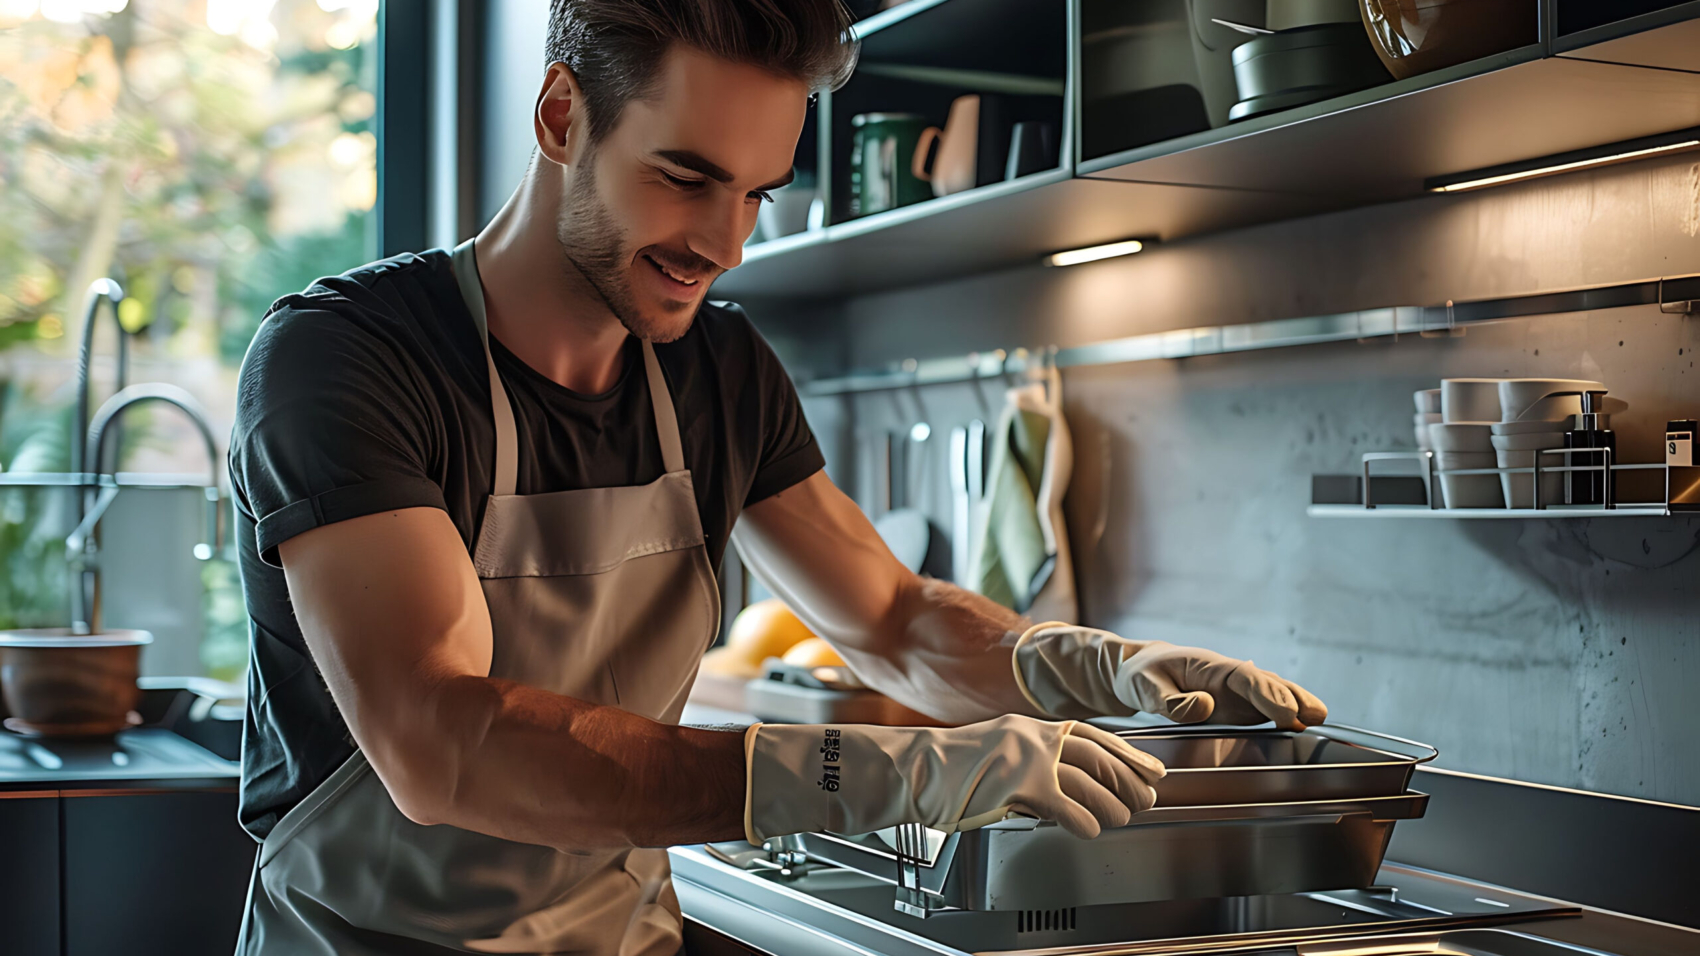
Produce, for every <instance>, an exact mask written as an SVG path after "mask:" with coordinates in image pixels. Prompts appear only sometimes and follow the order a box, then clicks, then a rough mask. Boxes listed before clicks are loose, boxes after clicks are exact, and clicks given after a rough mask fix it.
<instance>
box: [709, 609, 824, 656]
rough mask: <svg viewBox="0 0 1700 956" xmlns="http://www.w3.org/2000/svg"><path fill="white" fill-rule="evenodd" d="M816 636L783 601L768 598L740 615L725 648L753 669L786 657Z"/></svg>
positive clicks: (733, 625) (739, 613)
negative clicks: (772, 659) (787, 652)
mask: <svg viewBox="0 0 1700 956" xmlns="http://www.w3.org/2000/svg"><path fill="white" fill-rule="evenodd" d="M814 636H815V635H814V632H813V631H810V630H809V626H808V625H807V624H804V623H803V621H802V619H801V618H799V617H797V615H796V614H793V613H792V612H791V609H790V608H788V607H786V606H785V602H784V601H781V600H779V599H778V598H769V599H767V600H765V601H757V602H756V603H754V604H751V605H750V606H749V607H746V608H744V609H743V610H742V611H739V612H738V616H737V618H736V619H734V620H733V621H732V631H731V633H729V634H727V635H726V647H727V648H728V649H729V650H732V651H735V652H736V653H737V654H738V656H740V657H742V658H743V659H744V660H745V661H747V662H749V664H750V665H751V666H752V667H759V666H760V665H761V662H762V661H765V660H767V659H768V658H770V657H783V656H785V652H786V651H788V650H790V649H791V648H792V647H794V646H796V645H797V644H800V643H802V642H803V641H806V640H808V639H809V638H811V637H814Z"/></svg>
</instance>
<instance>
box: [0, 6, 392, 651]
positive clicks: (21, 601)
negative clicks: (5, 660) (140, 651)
mask: <svg viewBox="0 0 1700 956" xmlns="http://www.w3.org/2000/svg"><path fill="white" fill-rule="evenodd" d="M377 14H378V0H0V382H3V390H0V398H3V402H4V404H3V406H0V467H3V468H4V470H5V471H7V472H12V473H17V472H51V471H59V472H63V471H66V470H68V468H69V464H70V460H69V447H70V432H71V430H72V429H71V425H70V419H71V414H70V408H71V407H72V403H73V401H74V395H73V393H74V387H73V386H74V380H75V363H76V353H77V345H78V339H79V336H80V334H81V328H80V325H81V321H82V301H83V296H84V294H85V291H86V290H87V288H88V286H89V284H90V283H91V282H92V281H93V280H95V279H97V278H99V277H102V276H110V277H111V278H113V279H115V280H117V281H118V283H119V284H120V285H121V286H122V287H123V289H124V292H125V298H124V300H123V302H122V303H121V304H120V306H119V308H118V318H119V321H120V322H121V324H122V326H123V328H124V329H125V330H127V331H128V332H129V333H131V335H130V342H129V349H130V373H129V381H130V382H132V383H135V382H150V381H160V382H168V383H172V384H175V385H179V386H182V387H183V388H185V389H187V390H189V391H190V392H191V393H193V394H194V395H195V396H196V397H197V398H198V399H199V401H200V403H201V404H202V405H203V406H204V407H205V408H206V409H207V411H208V413H209V417H210V418H211V420H212V426H213V431H214V434H215V435H217V436H218V439H219V442H220V452H221V453H222V452H223V451H224V447H223V442H224V441H225V439H226V437H227V436H228V435H229V431H230V422H231V416H232V413H233V410H234V394H235V385H236V373H237V369H238V367H239V365H240V362H241V360H242V355H243V352H244V350H245V349H246V348H247V345H248V342H249V340H250V339H251V338H252V336H253V334H254V331H255V329H256V328H257V327H258V324H259V320H260V317H261V316H262V315H263V314H264V312H265V309H266V307H267V306H268V305H269V304H270V303H271V302H272V300H274V299H275V298H277V297H278V296H280V295H283V294H285V293H287V292H292V291H298V290H300V289H302V288H303V287H305V286H306V285H307V284H309V283H310V282H311V281H312V280H313V279H314V278H316V277H318V276H321V275H327V274H334V273H337V272H340V271H343V270H345V269H347V268H350V267H352V266H354V265H357V264H359V263H362V262H365V261H368V260H370V259H373V258H375V257H376V251H377V250H376V244H375V235H376V231H377V229H376V221H375V213H374V211H373V207H374V204H375V202H376V199H377V139H376V133H377V124H376V112H377V100H376V91H377V69H378V62H377V60H378V57H377V56H376V41H377ZM101 321H102V322H104V323H106V324H107V325H110V324H111V323H110V320H109V319H107V318H106V317H104V316H103V317H102V318H101ZM114 335H115V333H112V332H109V331H108V330H106V329H100V330H99V333H98V334H97V336H96V347H95V353H96V356H97V360H96V362H95V366H94V368H95V374H94V381H95V383H96V387H95V394H94V397H93V402H94V404H95V405H98V404H99V402H100V401H101V400H102V399H104V398H105V397H107V395H108V394H109V393H110V391H111V386H112V383H113V380H114V374H115V371H116V369H115V361H114V355H115V342H114ZM124 421H125V431H124V433H123V440H122V451H121V454H120V459H121V461H122V463H123V470H126V471H134V472H172V473H183V474H204V473H205V471H206V467H207V465H206V462H205V458H206V455H205V452H204V451H203V450H202V447H201V445H200V443H199V438H198V437H197V434H196V432H195V431H194V429H193V427H192V426H191V425H190V424H189V423H188V422H187V421H186V420H184V419H183V418H182V416H180V415H179V414H178V413H177V412H176V411H175V410H173V409H169V408H166V407H164V406H161V405H157V404H153V405H147V406H143V407H140V408H138V409H136V410H135V411H134V412H132V413H129V414H127V415H126V416H125V419H124ZM218 470H219V473H220V481H221V484H222V483H224V482H223V477H222V473H223V463H222V462H220V463H219V468H218ZM183 494H187V495H189V503H188V505H187V506H186V507H187V510H185V509H184V508H180V507H176V506H174V505H171V504H169V503H168V502H167V497H168V496H171V495H183ZM149 495H152V496H158V497H157V498H156V501H155V503H154V504H150V505H132V508H143V509H145V508H154V509H163V510H164V511H167V512H172V513H177V514H185V515H187V516H188V520H187V521H177V522H175V523H174V524H172V525H171V526H170V528H169V533H168V534H167V537H171V538H173V540H171V541H163V540H157V541H152V542H149V541H128V542H126V541H121V540H119V538H121V537H122V535H121V533H120V529H118V528H116V527H107V526H103V527H107V530H106V532H105V533H106V534H107V536H108V538H110V539H111V540H105V541H103V542H102V550H103V555H107V556H108V557H109V558H110V559H109V560H107V559H103V561H102V564H103V578H104V584H103V586H104V587H105V589H106V593H107V594H109V595H110V597H109V599H108V601H107V610H106V614H105V618H106V621H107V623H108V624H110V625H111V626H114V627H125V626H131V627H146V628H148V629H150V630H154V631H155V638H156V644H155V647H154V648H150V650H149V652H148V653H147V654H144V655H143V669H144V673H161V672H164V673H183V672H184V670H185V666H186V665H185V664H184V663H183V662H184V661H188V662H190V664H189V665H187V666H193V665H194V663H195V662H197V661H198V662H199V665H200V667H201V668H202V671H201V672H204V673H210V674H212V675H214V676H219V677H225V678H234V677H235V676H237V675H239V674H240V673H241V672H242V671H243V669H244V668H245V666H246V662H247V630H246V629H247V620H246V616H245V614H244V612H243V606H242V600H241V594H240V590H239V586H238V584H237V578H236V571H235V568H234V565H233V564H232V563H231V562H230V560H229V559H228V558H229V548H228V547H227V548H226V553H225V554H223V555H220V556H218V557H217V558H215V559H214V560H211V561H208V562H205V563H201V562H197V561H196V560H195V558H194V557H193V556H192V555H191V554H190V551H191V547H192V545H193V543H194V542H195V541H196V540H198V537H199V535H200V533H201V529H200V528H199V527H198V523H199V522H198V519H196V518H195V517H194V515H196V514H197V513H198V511H197V509H198V508H199V507H200V506H199V504H198V503H197V502H196V501H195V500H194V499H195V498H196V497H197V493H195V492H194V491H193V490H189V491H187V492H184V491H177V492H164V491H146V490H137V491H125V492H123V493H121V494H120V495H119V500H118V501H117V502H115V503H114V506H113V507H114V512H115V514H114V517H115V518H116V517H117V515H116V512H117V510H118V509H119V506H120V503H122V502H124V500H125V499H126V498H138V499H139V498H140V497H141V496H149ZM66 500H67V499H66V498H65V493H64V492H63V491H52V490H42V489H26V488H19V487H6V488H0V628H4V627H29V626H55V625H64V624H65V623H66V622H67V614H68V601H69V599H68V595H69V591H68V590H67V582H68V580H69V575H68V573H67V567H66V564H65V561H64V538H65V535H66V534H67V533H68V531H69V528H67V527H65V519H66V516H67V513H68V509H67V507H66V506H65V505H66ZM73 503H74V502H73ZM174 508H175V511H173V509H174ZM117 524H122V522H117ZM127 526H128V527H133V528H140V527H144V526H146V522H145V521H132V522H130V523H129V525H127ZM179 526H182V527H179ZM176 538H181V539H182V540H181V541H177V540H175V539H176ZM150 547H151V548H152V549H153V551H152V552H150V551H149V548H150ZM150 554H153V555H154V557H152V558H150V557H148V556H149V555H150ZM185 563H187V565H188V566H189V570H188V571H187V572H185V571H184V570H183V567H182V566H183V565H184V564H185ZM155 564H157V565H158V566H157V567H154V565H155ZM168 572H169V573H168ZM156 573H157V574H159V575H163V577H160V578H159V581H160V582H163V583H161V584H159V586H158V587H153V586H149V587H136V586H130V587H117V586H115V583H114V582H115V580H118V579H124V578H126V577H131V578H133V579H134V580H137V581H142V580H150V579H149V577H148V576H149V575H150V574H156ZM185 574H187V578H186V580H187V581H188V582H189V583H188V585H187V586H186V587H176V588H175V590H173V587H172V586H171V585H170V581H173V580H176V581H182V580H185ZM173 575H175V577H173ZM162 590H163V591H165V592H169V593H158V594H150V593H146V592H150V591H162ZM125 595H132V597H131V598H125V597H124V596H125ZM126 600H128V601H130V603H129V604H128V605H125V606H120V605H123V603H124V601H126ZM150 602H151V603H150ZM185 603H189V604H191V605H193V606H194V607H200V608H202V613H200V614H198V615H197V614H195V613H193V612H192V608H191V610H190V612H189V613H185V610H184V605H185ZM126 613H128V614H131V615H133V616H136V617H141V618H148V619H149V620H148V621H131V620H124V619H121V617H122V615H124V614H126ZM174 622H175V623H174ZM150 623H151V624H152V626H150ZM150 657H151V658H154V659H155V661H156V665H155V666H150V663H149V661H150ZM167 662H169V663H168V664H167ZM162 666H163V670H162Z"/></svg>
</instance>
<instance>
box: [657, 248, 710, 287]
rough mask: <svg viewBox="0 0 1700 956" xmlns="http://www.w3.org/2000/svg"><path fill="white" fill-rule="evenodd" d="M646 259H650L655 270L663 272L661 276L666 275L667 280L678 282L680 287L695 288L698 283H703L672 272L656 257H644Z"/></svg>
mask: <svg viewBox="0 0 1700 956" xmlns="http://www.w3.org/2000/svg"><path fill="white" fill-rule="evenodd" d="M644 258H645V259H648V260H649V264H650V265H652V266H654V267H655V268H657V269H659V270H660V271H661V274H662V275H664V276H666V277H667V278H669V279H672V280H673V281H674V282H677V283H679V284H680V285H684V286H694V285H696V284H697V283H698V282H700V281H701V280H700V279H687V278H685V277H684V276H682V275H680V274H678V273H677V272H674V271H673V270H671V269H669V268H667V267H666V266H665V265H663V264H662V263H661V262H660V261H659V260H658V259H656V258H655V257H654V256H647V255H646V256H644Z"/></svg>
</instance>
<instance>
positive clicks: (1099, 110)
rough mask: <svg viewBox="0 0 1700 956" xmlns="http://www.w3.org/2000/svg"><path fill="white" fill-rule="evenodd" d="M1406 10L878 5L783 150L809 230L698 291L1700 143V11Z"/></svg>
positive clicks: (830, 291)
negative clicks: (844, 79) (856, 60)
mask: <svg viewBox="0 0 1700 956" xmlns="http://www.w3.org/2000/svg"><path fill="white" fill-rule="evenodd" d="M1400 9H1402V6H1401V4H1399V3H1397V2H1395V0H1139V2H1128V0H909V2H908V3H906V4H903V5H900V6H897V7H893V8H891V9H889V10H885V11H881V12H879V13H876V14H874V15H873V16H870V17H869V18H868V19H866V20H864V21H862V22H861V23H860V24H859V25H858V31H859V33H860V35H861V36H862V39H863V53H862V64H861V65H860V66H859V67H858V69H857V73H856V75H855V77H854V78H853V79H851V80H850V82H849V83H848V84H847V85H846V86H845V87H844V88H843V89H842V90H840V91H838V92H837V93H835V94H832V95H823V96H822V97H821V99H820V102H819V103H818V105H817V107H816V109H815V110H814V112H815V113H816V116H815V120H814V123H815V125H814V126H813V127H812V132H811V133H810V134H809V135H811V136H812V137H813V139H814V141H813V142H811V143H810V144H807V146H806V148H805V149H804V150H800V152H799V155H800V156H803V155H805V154H807V155H808V156H809V157H810V159H809V162H812V163H813V164H814V167H815V173H816V180H817V185H816V186H814V187H810V188H811V189H813V190H814V192H813V193H812V194H810V195H809V197H808V198H810V199H812V200H814V201H815V204H816V207H817V209H816V213H815V216H814V222H813V223H812V225H814V226H815V228H805V223H804V221H803V219H802V218H801V217H800V216H796V217H794V219H793V226H792V228H791V229H788V230H786V232H787V233H788V234H784V235H781V236H780V237H779V238H775V239H770V240H769V241H766V242H759V243H754V244H751V245H749V246H747V247H746V256H745V264H744V266H743V267H742V268H740V269H737V270H735V271H733V272H731V273H729V274H727V275H726V276H724V277H723V278H721V279H720V280H719V281H718V282H717V283H716V286H715V288H716V290H717V291H718V292H719V293H721V294H724V295H731V296H752V295H753V296H762V295H769V296H797V297H813V296H833V295H845V294H858V293H865V292H871V291H877V290H881V289H891V288H898V287H901V286H905V285H914V284H921V283H929V282H936V281H939V280H942V279H948V278H952V277H955V276H961V275H967V274H971V273H975V272H982V271H989V270H994V269H1005V268H1010V267H1013V266H1020V265H1037V264H1038V263H1040V262H1042V261H1043V260H1044V259H1045V257H1046V256H1048V255H1049V254H1051V253H1055V252H1058V251H1062V250H1068V249H1078V248H1082V247H1087V246H1093V245H1098V244H1101V243H1107V242H1113V241H1116V240H1120V239H1130V238H1137V239H1141V240H1158V241H1167V240H1175V239H1179V238H1183V237H1187V236H1194V235H1199V234H1203V233H1208V232H1214V231H1218V230H1224V229H1232V228H1238V227H1243V226H1247V225H1252V224H1256V223H1259V222H1267V221H1270V220H1275V219H1282V218H1291V217H1297V216H1307V215H1313V214H1316V213H1321V212H1326V211H1330V210H1334V209H1340V208H1345V207H1349V206H1355V205H1363V204H1368V203H1378V202H1388V201H1394V200H1400V199H1409V198H1414V197H1417V196H1421V195H1423V194H1424V193H1425V192H1435V191H1453V190H1458V189H1464V188H1473V187H1474V186H1477V185H1482V184H1488V183H1493V182H1499V181H1503V180H1505V179H1508V178H1521V177H1524V176H1527V175H1532V174H1535V173H1536V172H1538V171H1541V170H1546V169H1550V168H1552V167H1555V166H1558V167H1563V168H1577V167H1578V166H1583V165H1589V164H1596V163H1600V162H1605V161H1613V160H1615V159H1617V158H1621V157H1622V156H1623V155H1624V154H1628V156H1629V157H1631V158H1632V157H1633V156H1636V155H1646V154H1648V152H1649V151H1662V150H1672V149H1685V148H1690V146H1691V145H1692V143H1691V140H1692V139H1694V138H1697V137H1700V133H1697V134H1696V136H1695V137H1691V136H1689V135H1688V133H1689V132H1690V131H1691V130H1694V129H1695V128H1700V54H1697V53H1696V52H1695V51H1696V50H1700V2H1690V3H1683V4H1659V3H1653V2H1649V0H1639V2H1620V0H1613V2H1611V3H1609V4H1608V3H1599V2H1593V0H1586V2H1585V0H1474V2H1471V3H1457V4H1445V5H1437V6H1433V7H1426V8H1424V9H1425V10H1426V11H1427V12H1426V13H1425V14H1424V15H1425V16H1433V17H1437V19H1434V20H1432V21H1427V20H1425V21H1424V22H1423V23H1421V24H1410V23H1405V22H1403V21H1402V20H1400V19H1399V17H1398V15H1397V12H1398V11H1399V10H1400ZM1437 11H1438V12H1437ZM1543 11H1546V12H1547V13H1546V14H1543ZM1419 27H1420V29H1419ZM1053 134H1054V136H1055V144H1054V149H1055V152H1054V153H1053V152H1052V151H1051V150H1052V149H1053V145H1052V144H1051V142H1050V141H1049V137H1051V136H1052V135H1053ZM1012 154H1013V155H1012ZM799 165H800V168H801V165H802V160H800V162H799ZM917 173H919V175H916V174H917ZM794 208H795V207H794Z"/></svg>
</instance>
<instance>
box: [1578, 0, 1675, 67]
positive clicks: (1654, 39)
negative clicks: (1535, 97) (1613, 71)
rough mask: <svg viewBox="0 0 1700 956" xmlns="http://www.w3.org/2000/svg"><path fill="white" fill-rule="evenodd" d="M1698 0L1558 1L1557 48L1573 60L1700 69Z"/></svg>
mask: <svg viewBox="0 0 1700 956" xmlns="http://www.w3.org/2000/svg"><path fill="white" fill-rule="evenodd" d="M1696 17H1700V3H1694V2H1689V3H1671V2H1669V0H1558V3H1557V10H1556V13H1555V20H1556V23H1555V27H1556V31H1557V35H1556V36H1555V37H1554V39H1553V50H1554V52H1556V53H1558V54H1559V55H1560V56H1567V57H1571V58H1575V59H1589V60H1600V61H1603V62H1607V63H1624V64H1628V65H1631V66H1650V67H1655V68H1657V69H1662V70H1684V71H1687V72H1690V73H1693V72H1700V20H1696V19H1695V18H1696Z"/></svg>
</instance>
